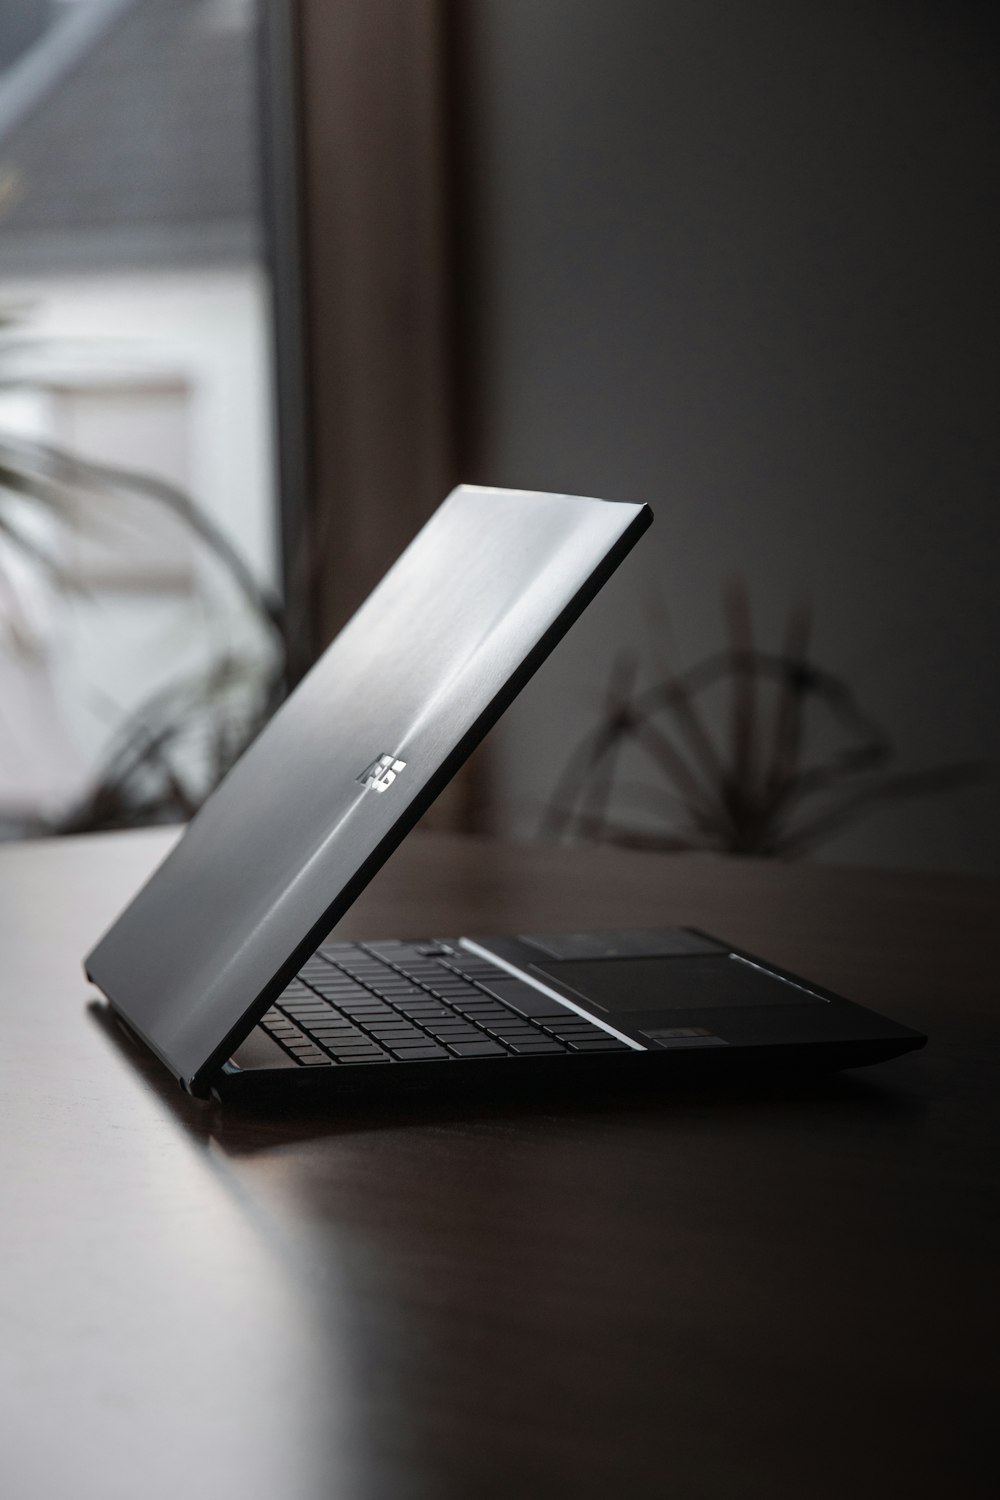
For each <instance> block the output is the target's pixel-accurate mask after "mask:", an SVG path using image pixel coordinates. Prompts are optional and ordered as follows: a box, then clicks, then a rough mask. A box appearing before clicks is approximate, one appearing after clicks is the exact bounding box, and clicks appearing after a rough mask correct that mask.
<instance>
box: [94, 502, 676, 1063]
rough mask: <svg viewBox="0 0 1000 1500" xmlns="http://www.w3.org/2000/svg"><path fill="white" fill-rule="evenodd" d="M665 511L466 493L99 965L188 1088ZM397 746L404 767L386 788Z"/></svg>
mask: <svg viewBox="0 0 1000 1500" xmlns="http://www.w3.org/2000/svg"><path fill="white" fill-rule="evenodd" d="M651 519H652V515H651V512H650V511H649V509H648V507H646V506H641V505H628V504H619V503H614V502H609V501H605V500H592V499H585V498H581V497H578V496H569V495H545V494H538V493H533V492H528V491H513V490H498V489H481V488H478V487H473V486H464V485H463V486H460V487H459V488H458V489H456V490H455V491H453V492H452V494H451V495H450V496H449V497H448V499H447V500H446V501H445V502H444V504H443V505H441V506H440V507H439V509H438V510H437V511H436V512H435V514H434V515H433V516H432V517H431V519H430V520H429V521H428V522H427V524H426V525H425V526H424V527H423V529H422V530H421V531H420V532H419V534H418V535H417V537H416V538H415V539H414V541H413V542H412V543H411V544H410V546H409V547H408V548H407V549H406V551H405V552H404V553H403V554H402V556H401V557H400V558H399V559H398V561H397V562H396V563H395V564H394V566H393V567H392V568H391V569H390V570H389V572H388V573H387V574H386V576H385V578H384V579H383V580H382V582H381V583H380V584H379V586H378V588H376V589H375V590H374V592H373V593H372V594H371V595H370V596H369V598H368V599H367V600H366V602H365V604H364V605H363V606H362V607H361V609H360V610H359V611H358V612H357V614H356V615H355V616H354V617H353V619H351V620H350V621H349V623H348V624H347V625H346V626H345V628H344V630H343V631H342V632H341V633H340V635H339V636H338V637H337V639H336V640H335V641H334V642H333V644H332V645H331V646H330V647H329V649H328V650H327V651H326V652H325V654H324V655H323V656H322V657H321V658H320V660H319V662H317V664H316V666H315V667H314V668H313V669H312V671H311V672H310V673H309V675H308V676H307V677H306V678H305V679H304V680H303V682H302V683H301V684H300V686H299V687H298V688H297V690H296V691H295V692H294V693H293V694H292V696H291V697H290V698H289V699H288V701H287V702H286V703H285V704H284V705H283V707H282V708H281V709H280V710H279V712H278V713H277V714H276V715H275V716H274V718H273V719H272V720H271V722H270V724H268V726H267V727H266V728H265V729H264V731H263V732H262V733H261V734H260V735H259V736H258V738H257V740H256V741H255V742H254V744H253V745H252V746H251V747H250V749H249V750H248V751H247V752H246V754H245V755H243V757H242V758H241V759H240V760H239V761H238V763H237V764H236V766H234V768H233V769H232V771H231V772H230V773H229V775H228V776H227V777H226V779H225V780H224V781H223V783H222V784H221V786H220V787H219V788H218V789H217V790H216V792H215V793H214V794H213V795H212V797H210V798H209V800H208V801H207V802H206V804H205V806H204V807H203V808H202V809H201V811H200V812H199V813H198V815H197V817H195V818H194V820H193V821H192V823H191V824H190V826H189V828H188V830H187V832H186V834H185V835H184V837H183V838H182V839H181V841H180V843H179V844H178V845H177V846H176V848H175V849H174V850H173V851H172V852H171V854H170V855H169V856H168V858H167V859H166V860H165V861H164V863H163V864H162V865H161V866H160V868H159V869H158V870H157V871H156V872H155V874H154V875H153V876H152V878H151V879H150V880H149V881H148V882H147V884H146V885H145V886H144V887H143V889H142V890H141V891H140V892H139V894H138V895H137V896H136V897H135V899H134V900H133V901H132V902H131V904H130V905H129V906H128V907H127V908H126V910H125V911H124V912H123V913H122V915H121V916H120V917H119V918H118V920H117V922H116V923H115V924H114V926H113V927H112V928H111V929H110V931H109V932H108V933H107V934H106V935H105V936H104V937H103V938H102V940H101V941H100V942H99V943H98V945H97V947H96V948H95V949H94V950H93V952H92V953H91V954H90V955H89V957H88V958H87V960H86V965H85V967H86V971H87V974H88V976H89V977H90V978H91V979H92V980H93V981H94V983H95V984H97V985H98V986H99V987H100V988H101V989H102V990H103V991H104V993H105V995H106V996H107V997H108V999H109V1000H110V1001H111V1003H112V1004H113V1005H114V1006H115V1008H116V1009H117V1010H119V1011H120V1012H121V1013H122V1015H124V1016H125V1017H126V1018H127V1020H128V1022H129V1024H130V1025H131V1026H132V1027H133V1028H134V1030H135V1031H136V1032H137V1033H138V1034H139V1035H140V1036H141V1037H142V1038H143V1039H144V1040H145V1041H146V1042H147V1043H148V1045H149V1046H150V1047H151V1048H152V1049H153V1051H154V1052H156V1054H157V1056H159V1057H160V1058H161V1060H162V1061H163V1062H165V1063H166V1065H167V1066H168V1067H169V1068H170V1069H171V1070H172V1071H173V1072H174V1074H175V1075H176V1076H177V1077H178V1078H179V1079H180V1080H181V1081H182V1082H183V1083H184V1084H185V1085H186V1086H188V1087H192V1088H198V1087H199V1086H201V1085H202V1083H203V1080H204V1079H205V1077H206V1076H207V1075H208V1074H210V1073H211V1072H212V1070H213V1069H214V1068H215V1067H216V1066H218V1064H220V1063H221V1062H222V1061H224V1060H225V1058H226V1057H227V1056H228V1055H229V1053H230V1052H231V1051H232V1049H233V1047H234V1045H235V1044H236V1042H237V1041H238V1040H239V1039H240V1038H241V1037H242V1036H243V1035H244V1034H245V1032H246V1031H247V1030H248V1029H249V1027H250V1025H251V1024H252V1023H253V1022H254V1021H255V1020H256V1019H257V1017H258V1016H259V1015H260V1014H261V1013H262V1011H263V1010H264V1009H265V1008H266V1006H267V1004H268V1003H269V1002H270V1000H271V998H272V997H273V995H274V994H276V993H277V992H278V991H279V989H280V988H281V987H282V986H283V985H284V984H285V983H286V982H287V980H288V978H290V977H291V974H292V973H293V972H294V971H295V969H296V968H297V967H298V966H299V964H300V963H301V962H302V961H303V960H304V958H305V957H306V956H307V955H308V953H309V952H310V951H311V950H312V948H313V947H314V946H315V944H316V943H317V942H318V941H319V940H320V938H321V937H322V936H323V935H324V934H325V932H326V931H328V930H329V928H330V926H331V925H332V924H333V923H334V922H335V921H337V920H338V919H339V917H340V916H341V914H342V913H343V912H344V911H345V910H346V909H347V907H348V906H349V905H350V903H351V901H352V900H353V899H354V897H355V896H356V895H357V894H358V893H359V891H360V890H362V889H363V888H364V886H365V884H367V882H368V880H369V879H370V878H371V876H372V875H373V874H374V872H375V871H376V870H377V869H378V867H379V866H380V865H381V864H382V863H383V862H384V860H385V859H386V858H387V857H388V855H389V854H390V853H391V852H392V850H393V849H394V848H395V847H396V845H397V844H398V842H399V840H400V839H401V838H402V837H404V835H405V834H406V833H407V832H408V831H409V829H410V828H411V827H412V826H413V824H414V823H415V822H416V820H417V818H418V817H419V816H420V815H421V814H422V813H423V812H424V811H425V809H426V808H427V806H429V804H430V802H431V801H432V800H433V798H434V797H435V796H436V795H437V794H438V792H439V791H440V790H441V789H442V787H443V786H444V785H446V783H447V781H448V780H449V779H450V778H451V776H453V775H454V773H455V771H456V770H457V768H458V766H459V765H460V764H461V762H462V761H463V760H464V759H465V757H466V756H467V755H468V753H469V752H470V751H471V750H472V749H473V748H474V746H475V745H476V744H477V743H478V742H479V740H480V739H481V738H482V735H483V734H484V733H485V732H486V730H487V729H489V728H490V727H491V725H492V724H493V723H494V722H495V721H496V719H497V718H498V717H499V715H500V714H501V713H502V712H503V710H504V708H506V707H507V705H508V704H509V702H510V701H511V699H512V698H513V697H514V696H515V694H516V693H517V692H518V691H519V690H520V688H521V687H522V686H523V685H524V683H525V682H526V681H527V679H528V677H529V676H530V675H531V673H532V672H533V671H534V670H535V669H536V668H537V667H538V666H539V665H540V663H541V662H542V661H543V660H544V658H545V657H546V656H547V655H548V653H549V652H550V651H551V649H552V647H553V646H554V645H555V644H556V642H557V641H558V640H559V639H560V638H561V636H562V635H563V634H564V633H565V631H566V630H567V629H568V627H569V625H570V624H571V623H572V621H573V620H574V619H575V618H576V617H577V615H578V614H579V613H580V611H581V610H582V609H583V608H584V606H585V605H586V604H587V603H588V602H589V600H590V599H591V598H592V597H593V595H594V593H596V591H597V589H598V588H599V587H600V586H601V584H603V583H604V582H605V580H606V579H607V577H608V576H609V575H610V573H611V572H612V571H613V570H614V568H615V567H616V566H617V564H618V562H620V560H621V558H622V557H623V556H624V555H625V554H626V553H627V552H628V551H629V550H630V548H631V547H632V546H633V545H634V542H635V541H636V540H637V539H638V537H639V535H640V534H641V533H642V532H643V531H644V530H645V529H646V527H647V526H648V525H649V523H650V521H651ZM383 756H389V757H391V758H392V760H393V761H401V762H403V763H404V766H405V769H404V770H402V771H401V772H400V773H399V774H398V775H397V776H396V779H395V780H394V781H393V782H392V783H391V785H388V786H386V787H384V789H382V790H381V791H380V790H378V789H376V788H375V787H374V786H373V785H370V784H369V785H364V784H362V782H361V781H359V777H362V778H363V777H364V775H365V773H366V771H368V770H369V768H371V767H372V765H373V763H374V762H376V761H378V760H379V759H380V758H381V757H383Z"/></svg>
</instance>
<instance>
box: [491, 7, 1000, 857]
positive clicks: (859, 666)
mask: <svg viewBox="0 0 1000 1500" xmlns="http://www.w3.org/2000/svg"><path fill="white" fill-rule="evenodd" d="M989 11H990V8H989V7H985V6H957V7H956V6H947V5H943V4H942V5H935V4H924V5H914V6H906V7H902V6H897V5H893V4H889V3H888V0H885V3H860V0H859V3H853V4H852V3H846V4H837V5H832V4H829V3H822V0H796V3H794V4H793V3H790V0H786V3H778V0H756V3H754V4H752V5H736V4H723V3H718V0H669V3H665V0H617V3H614V4H612V3H610V0H545V3H543V4H539V3H537V0H480V3H479V4H477V6H476V7H475V8H474V9H472V8H470V11H469V12H468V15H469V27H470V40H471V64H472V79H473V86H472V88H471V89H470V96H471V97H472V98H473V100H474V101H476V102H475V104H474V115H473V119H472V121H471V125H470V134H469V139H468V141H467V149H468V153H469V161H470V185H471V188H472V192H473V198H474V205H475V216H476V227H475V234H474V237H473V242H472V250H473V259H474V264H475V267H476V277H477V284H478V285H481V287H482V288H483V294H482V302H481V306H480V308H479V331H478V336H477V339H476V351H475V353H476V359H477V361H478V365H479V368H480V369H481V370H482V385H481V390H480V392H479V401H478V405H479V410H480V424H481V429H482V442H481V449H480V459H479V462H478V466H477V472H476V473H474V474H472V475H470V476H468V477H470V478H475V479H477V480H480V481H483V482H492V483H507V484H513V485H521V486H525V487H531V488H548V489H563V490H568V491H575V492H580V493H585V494H606V495H609V496H616V497H620V498H624V499H643V500H647V501H648V502H650V504H651V505H652V506H653V507H654V509H655V511H656V513H657V521H656V525H655V527H654V530H653V531H652V532H651V533H650V534H649V536H648V537H647V538H646V539H645V540H644V541H643V542H642V543H640V548H639V551H638V553H637V554H635V555H634V557H633V559H632V561H630V562H629V563H628V564H627V565H626V567H625V568H623V569H622V572H621V574H620V575H619V576H618V578H617V579H616V580H615V581H614V582H613V583H612V585H611V586H610V587H609V588H608V589H607V591H606V592H605V594H604V595H603V597H602V598H601V599H599V600H598V602H597V604H596V605H595V606H594V607H593V608H592V609H591V611H590V612H589V614H588V616H587V617H586V618H585V620H584V621H583V622H581V624H580V625H579V626H578V627H576V629H575V631H574V633H573V636H572V638H571V640H570V641H568V642H567V643H565V644H564V646H563V647H562V648H561V649H560V651H559V652H558V653H557V656H556V658H554V660H553V661H552V662H551V663H550V664H549V665H548V666H547V667H546V668H544V669H543V671H542V673H540V674H539V677H538V678H537V679H536V681H535V683H534V684H533V685H532V686H531V687H529V689H528V690H527V691H526V692H525V694H524V695H523V697H522V699H521V700H520V701H519V703H518V704H517V705H515V707H514V708H513V709H512V710H511V711H510V713H509V714H508V715H507V716H506V719H505V721H504V723H503V725H502V726H501V727H500V729H499V730H498V731H497V732H496V733H495V736H494V745H495V747H496V759H497V763H498V768H499V772H500V785H499V810H500V814H501V818H502V825H503V826H506V827H508V828H513V829H515V830H516V831H527V830H530V829H531V828H532V827H533V826H535V820H536V817H537V808H538V805H539V804H540V802H541V801H543V800H544V798H545V797H546V796H547V795H548V793H549V791H550V790H551V787H552V784H553V779H554V778H553V767H554V766H557V765H559V764H561V763H562V761H563V759H564V758H565V753H566V750H567V748H568V746H569V745H571V744H572V743H573V742H574V741H575V740H576V738H577V737H578V736H579V734H580V733H581V732H582V731H583V729H584V728H585V727H586V725H587V724H588V723H590V722H592V719H593V715H594V714H595V712H596V709H597V706H598V703H599V698H600V693H601V690H602V688H603V683H604V678H605V673H606V667H607V664H608V662H609V660H610V658H611V656H612V655H613V653H614V651H615V649H617V648H618V647H620V646H621V645H622V644H623V643H625V642H629V641H640V640H641V639H642V637H643V633H644V630H645V617H646V613H647V610H646V601H647V599H655V600H657V601H659V602H661V603H662V604H665V605H666V607H667V608H668V609H669V613H670V616H671V619H672V621H673V625H674V629H675V637H676V642H677V657H678V658H679V660H680V661H681V662H691V661H693V660H695V659H697V658H698V657H699V656H700V655H702V654H704V653H705V652H706V651H707V650H709V649H711V648H712V647H714V646H717V645H718V644H719V643H720V642H721V638H722V622H721V606H720V596H721V590H722V586H723V582H724V580H725V579H726V577H727V576H728V575H731V574H732V573H734V572H739V573H742V574H743V575H744V576H745V577H746V579H747V581H748V583H749V587H750V591H751V594H752V598H753V601H754V604H755V607H756V610H757V614H758V620H759V625H760V636H761V638H762V640H763V641H764V642H765V643H766V644H769V645H772V646H777V644H778V634H777V633H778V629H779V625H780V622H781V620H782V619H783V617H784V613H785V611H786V609H787V607H788V605H789V604H790V603H791V602H792V601H793V600H794V599H795V598H797V597H799V596H801V595H803V594H805V595H808V596H809V597H810V598H811V599H812V600H813V601H814V605H815V612H816V618H817V630H816V637H815V649H816V655H817V657H818V659H819V660H820V662H821V663H822V664H824V665H826V666H828V667H829V668H831V669H833V670H834V671H837V672H840V673H843V674H844V675H845V676H846V677H847V679H848V680H849V681H850V682H851V684H852V685H853V686H854V687H855V689H856V690H857V692H858V695H859V696H860V698H861V700H862V702H863V703H864V704H866V705H867V706H868V707H869V708H870V709H871V710H872V712H873V713H874V714H875V715H876V716H877V717H879V718H880V719H881V720H882V721H883V723H884V724H885V726H886V727H887V728H888V729H889V731H890V732H891V734H892V735H893V736H894V738H895V739H896V741H897V743H898V745H899V749H900V755H901V765H902V764H905V765H906V766H907V767H911V768H916V767H919V766H923V765H929V764H933V763H935V762H938V761H949V760H960V759H964V758H979V757H982V756H991V757H993V758H994V760H995V761H997V760H1000V753H998V751H1000V746H998V740H1000V733H998V718H1000V691H998V686H1000V685H998V675H1000V674H998V667H997V658H996V651H997V641H998V625H1000V618H998V609H997V577H998V572H1000V528H998V525H997V510H998V489H997V477H998V474H997V470H998V465H997V448H998V443H997V430H998V427H997V406H998V400H997V397H998V380H997V349H998V347H1000V326H998V321H1000V320H998V318H997V293H996V279H997V270H996V268H997V234H996V230H997V211H996V197H995V192H994V187H993V183H994V178H995V168H996V155H995V148H996V143H997V131H996V125H997V109H996V47H995V42H994V39H993V30H992V26H991V24H990V20H989ZM825 852H826V855H827V857H834V858H837V859H842V860H862V861H871V862H876V863H880V864H891V865H904V866H906V865H909V866H917V867H925V868H942V869H945V868H947V869H957V870H996V869H997V868H998V866H1000V797H998V792H997V787H996V784H995V783H994V785H992V786H990V787H987V788H978V789H975V790H969V791H963V792H961V793H955V794H950V795H948V796H946V797H941V798H939V799H937V800H934V801H927V802H921V803H919V804H913V805H910V806H906V807H898V808H894V809H893V810H892V811H884V812H881V813H879V814H878V815H877V816H876V817H874V818H872V819H871V820H870V821H868V822H866V823H865V824H863V825H861V826H859V827H858V828H857V830H856V831H854V832H852V833H850V834H849V835H846V836H843V837H840V838H838V839H837V841H836V842H835V843H833V844H831V845H830V846H828V849H827V851H825Z"/></svg>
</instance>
